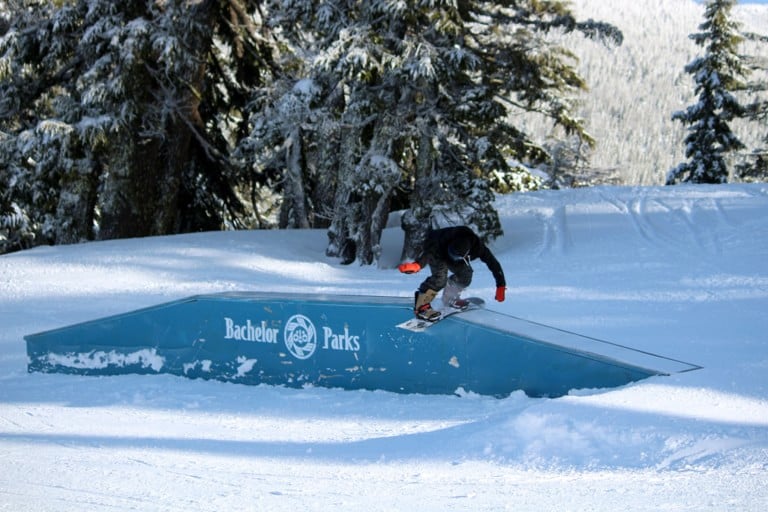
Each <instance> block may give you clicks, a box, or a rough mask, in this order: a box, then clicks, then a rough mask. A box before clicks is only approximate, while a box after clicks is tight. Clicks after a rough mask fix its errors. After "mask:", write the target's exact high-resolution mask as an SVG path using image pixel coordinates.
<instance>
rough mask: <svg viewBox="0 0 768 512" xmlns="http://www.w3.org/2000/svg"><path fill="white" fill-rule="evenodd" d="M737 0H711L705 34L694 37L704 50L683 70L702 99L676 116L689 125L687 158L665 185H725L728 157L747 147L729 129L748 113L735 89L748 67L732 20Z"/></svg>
mask: <svg viewBox="0 0 768 512" xmlns="http://www.w3.org/2000/svg"><path fill="white" fill-rule="evenodd" d="M735 3H736V0H711V1H710V2H708V3H707V5H706V9H705V14H704V18H705V21H704V23H702V24H701V25H699V29H700V30H701V32H699V33H696V34H692V35H691V36H690V38H691V39H693V41H695V42H696V44H697V45H699V46H702V47H704V49H705V54H704V56H703V57H698V58H696V59H694V60H693V61H692V62H690V63H689V64H688V65H687V66H686V67H685V71H686V72H687V73H689V74H690V75H692V76H693V79H694V81H695V83H696V93H697V95H698V102H697V103H696V104H694V105H691V106H689V107H688V108H687V109H686V110H684V111H678V112H675V113H674V114H673V115H672V118H673V119H676V120H679V121H680V122H682V123H683V124H686V125H689V128H688V135H687V136H686V137H685V144H686V147H685V156H686V157H687V158H688V161H687V162H684V163H681V164H679V165H678V166H677V167H675V168H673V169H672V170H670V171H669V173H668V174H667V184H668V185H672V184H675V183H679V182H691V183H725V182H727V181H728V174H729V172H728V167H727V165H726V161H725V155H726V154H727V153H728V152H730V151H734V150H737V149H741V148H743V147H744V145H743V144H742V143H741V141H740V140H739V139H738V138H737V137H736V135H735V134H734V133H733V132H732V131H731V128H730V126H729V123H730V122H731V121H732V120H733V119H734V118H736V117H741V116H743V115H744V108H743V107H742V106H741V104H740V103H739V102H738V100H737V99H736V97H735V96H734V94H733V92H734V91H736V90H739V89H741V88H743V86H744V84H743V81H742V79H743V77H744V76H745V73H746V69H745V68H744V66H743V63H742V60H741V57H740V56H739V54H738V52H737V49H738V46H739V44H740V43H741V41H742V37H741V36H740V35H739V32H738V27H739V25H738V23H735V22H733V21H731V19H730V12H731V8H732V7H733V6H734V4H735Z"/></svg>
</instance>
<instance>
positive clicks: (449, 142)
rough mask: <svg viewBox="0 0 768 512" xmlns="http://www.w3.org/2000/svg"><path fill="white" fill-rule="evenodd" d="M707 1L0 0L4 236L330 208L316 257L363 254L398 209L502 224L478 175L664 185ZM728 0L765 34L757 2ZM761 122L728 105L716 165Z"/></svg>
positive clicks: (155, 229) (494, 182) (122, 234)
mask: <svg viewBox="0 0 768 512" xmlns="http://www.w3.org/2000/svg"><path fill="white" fill-rule="evenodd" d="M725 3H733V2H725ZM502 4H504V5H507V4H508V5H509V6H510V7H509V8H506V9H500V8H499V5H502ZM704 9H705V7H704V6H703V5H701V4H698V3H695V2H693V1H692V0H643V1H640V2H628V1H627V2H620V3H618V4H616V3H610V4H608V3H605V2H600V1H597V0H576V1H574V2H572V3H567V4H563V3H560V2H533V1H519V2H476V1H467V2H461V3H455V2H448V1H446V2H441V1H437V0H434V1H397V0H380V1H373V2H363V3H359V2H344V1H326V2H313V1H299V0H295V1H283V2H269V1H266V2H255V1H247V0H228V1H220V2H214V1H209V0H203V1H194V2H190V1H177V0H169V1H158V2H146V1H129V2H120V3H119V4H114V3H112V2H107V1H103V0H73V1H63V0H61V1H57V2H38V1H5V2H0V19H1V20H2V22H0V35H2V39H0V252H7V251H11V250H17V249H21V248H26V247H31V246H33V245H39V244H46V243H73V242H80V241H84V240H93V239H109V238H126V237H134V236H147V235H160V234H170V233H179V232H188V231H201V230H214V229H243V228H247V229H252V228H272V227H281V228H324V229H327V230H328V238H329V243H328V247H327V249H326V252H327V254H328V255H329V256H332V257H338V258H339V259H340V260H341V261H342V262H345V263H351V262H353V261H357V262H360V263H364V264H367V263H373V262H376V261H377V259H378V256H379V254H380V245H379V237H380V234H381V230H382V229H383V227H384V226H385V225H386V223H387V219H388V215H389V213H390V212H391V211H393V210H403V211H405V213H404V214H403V215H402V219H403V229H404V230H405V233H406V238H405V243H404V247H403V254H402V256H403V258H406V257H412V256H414V252H415V251H416V250H417V248H418V247H419V245H420V239H421V238H422V237H423V235H424V233H425V232H426V230H427V229H428V228H429V227H435V226H438V225H443V224H449V223H465V224H470V225H473V226H474V227H475V228H476V229H477V230H478V231H479V232H480V233H481V234H482V235H483V236H484V237H485V238H486V239H490V238H494V237H496V236H498V235H500V234H501V227H500V225H499V222H498V216H497V215H496V212H495V211H494V210H493V205H492V203H493V197H494V194H496V193H509V192H518V191H526V190H533V189H536V188H540V187H555V188H556V187H561V186H583V185H595V184H602V183H611V184H640V185H651V184H659V183H663V182H664V179H665V176H667V173H668V172H669V170H670V168H672V167H673V166H674V165H675V164H677V163H679V162H680V161H682V160H683V159H684V158H685V145H684V143H683V139H684V137H685V133H686V127H685V126H683V124H681V123H679V122H676V121H673V120H672V116H673V114H674V113H675V112H677V111H679V110H681V109H684V108H685V107H686V105H690V104H691V103H695V101H696V92H695V90H694V81H693V79H692V78H691V76H690V75H689V74H688V73H686V71H685V66H686V64H687V63H689V62H690V61H691V60H692V59H694V58H695V57H696V56H697V55H701V54H702V53H703V50H702V48H701V47H699V46H697V45H696V44H695V43H694V42H693V41H692V40H691V38H690V37H689V36H690V34H692V33H694V32H697V30H698V29H697V27H698V26H699V25H700V24H701V23H702V22H703V14H704ZM732 15H733V20H734V21H736V22H739V23H741V24H742V25H741V28H743V30H744V31H748V32H755V33H758V34H759V33H763V34H764V33H766V32H768V30H767V29H766V27H768V9H766V7H764V6H759V5H741V4H740V5H737V6H736V7H735V9H734V10H733V12H732ZM761 48H762V51H761ZM764 49H765V46H764V41H763V42H760V41H757V42H750V41H745V42H744V43H742V45H741V46H740V51H741V52H742V53H743V54H744V55H748V56H752V57H753V58H754V56H760V55H762V54H764V53H765V52H764ZM758 64H760V63H759V59H758ZM763 65H764V63H763ZM763 69H764V67H763ZM757 79H758V80H759V79H760V75H759V74H758V77H757ZM758 89H759V88H758ZM759 95H760V92H759V91H757V92H754V93H753V94H752V95H751V96H750V95H746V96H745V97H743V98H742V99H743V101H745V102H749V101H754V100H755V99H756V98H759ZM765 128H766V123H765V119H763V120H762V122H761V123H755V122H754V120H753V121H751V122H747V121H740V120H735V121H734V122H733V130H734V132H735V133H736V134H737V135H738V137H739V138H740V139H741V140H742V141H743V143H744V146H745V148H744V149H743V151H741V152H739V153H735V154H733V155H729V158H730V160H729V164H730V167H731V168H732V169H734V172H733V173H732V176H731V179H736V178H737V173H736V172H735V169H736V168H737V166H738V165H740V162H744V161H747V160H748V159H749V158H750V157H753V156H754V155H755V154H757V153H759V152H761V151H763V152H764V147H765V137H766V131H768V130H766V129H765Z"/></svg>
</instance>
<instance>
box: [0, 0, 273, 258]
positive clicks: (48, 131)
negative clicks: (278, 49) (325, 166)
mask: <svg viewBox="0 0 768 512" xmlns="http://www.w3.org/2000/svg"><path fill="white" fill-rule="evenodd" d="M9 4H10V5H11V7H12V11H11V13H12V16H11V26H10V28H9V30H8V32H7V33H6V35H5V36H4V37H3V38H2V40H0V130H1V131H2V144H0V181H1V182H3V183H4V184H8V186H9V187H10V188H9V189H7V190H8V192H7V194H4V197H3V198H0V201H2V203H0V211H2V212H3V213H5V212H10V213H9V215H13V218H14V219H17V220H18V219H19V218H27V219H29V222H28V223H27V224H26V225H27V226H28V227H30V229H31V230H32V231H33V233H32V234H34V235H36V236H37V241H36V243H45V242H54V243H55V242H69V241H76V240H80V239H85V238H92V237H101V238H112V237H125V236H142V235H147V234H166V233H175V232H181V231H194V230H200V229H215V228H220V227H222V226H237V225H241V224H240V223H241V220H240V219H241V216H242V215H243V207H242V202H241V200H240V198H239V196H238V192H239V191H238V190H237V186H238V185H239V184H240V183H241V182H242V181H244V180H245V178H246V177H249V178H250V179H251V181H257V180H258V177H254V176H253V173H252V169H251V168H247V169H245V168H242V167H238V166H237V163H238V162H235V161H234V160H232V159H231V158H230V155H229V152H230V151H231V148H232V147H234V146H235V145H236V143H237V140H238V139H239V138H242V136H243V135H244V134H245V133H246V130H245V129H244V125H245V123H246V122H247V119H246V116H245V115H244V112H246V108H247V105H246V104H247V102H248V101H250V95H249V91H250V89H251V88H252V87H254V86H257V85H260V84H262V83H263V82H264V81H265V80H268V79H269V76H270V75H271V73H272V71H273V70H272V69H271V65H272V63H271V52H272V48H271V46H270V45H271V42H270V41H269V40H268V39H267V37H266V36H265V34H263V33H262V24H261V19H260V17H259V16H260V15H259V11H258V7H259V2H257V1H252V0H227V1H224V2H219V1H214V0H203V1H200V2H187V1H185V0H165V1H162V2H146V1H144V0H131V1H126V2H112V1H108V0H75V1H72V2H63V3H58V2H57V3H52V2H43V1H29V0H26V1H24V2H18V3H14V2H9ZM5 196H7V197H5ZM16 209H18V210H19V211H20V212H21V216H20V215H18V214H14V213H13V212H14V211H16ZM7 224H13V225H20V224H19V222H17V221H15V222H14V223H10V222H9V223H7ZM94 226H96V228H94ZM17 238H18V237H17ZM25 239H27V240H28V239H29V237H28V236H27V237H26V238H25Z"/></svg>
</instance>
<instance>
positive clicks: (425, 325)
mask: <svg viewBox="0 0 768 512" xmlns="http://www.w3.org/2000/svg"><path fill="white" fill-rule="evenodd" d="M464 300H466V301H468V302H469V306H467V307H466V308H464V309H456V308H452V307H449V306H443V307H442V308H440V309H438V311H440V313H441V315H440V317H439V318H438V319H437V320H435V321H434V322H430V321H429V320H422V319H421V318H411V319H410V320H406V321H405V322H403V323H400V324H397V326H398V327H399V328H401V329H405V330H407V331H413V332H423V331H426V330H427V329H429V328H430V327H432V326H433V325H435V324H439V323H440V322H442V321H443V320H444V319H446V318H448V317H449V316H453V315H458V314H461V313H465V312H467V311H472V310H474V309H480V308H482V307H483V306H485V301H484V300H483V299H481V298H480V297H464Z"/></svg>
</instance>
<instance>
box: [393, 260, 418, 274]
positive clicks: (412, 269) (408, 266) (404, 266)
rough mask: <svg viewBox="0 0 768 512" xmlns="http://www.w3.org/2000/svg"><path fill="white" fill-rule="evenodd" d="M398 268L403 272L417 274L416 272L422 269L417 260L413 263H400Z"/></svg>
mask: <svg viewBox="0 0 768 512" xmlns="http://www.w3.org/2000/svg"><path fill="white" fill-rule="evenodd" d="M397 270H399V271H400V272H402V273H403V274H415V273H416V272H418V271H419V270H421V265H419V264H418V263H416V262H415V261H414V262H412V263H401V264H400V265H398V267H397Z"/></svg>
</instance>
